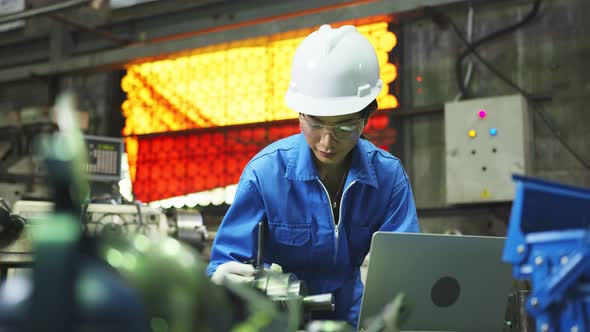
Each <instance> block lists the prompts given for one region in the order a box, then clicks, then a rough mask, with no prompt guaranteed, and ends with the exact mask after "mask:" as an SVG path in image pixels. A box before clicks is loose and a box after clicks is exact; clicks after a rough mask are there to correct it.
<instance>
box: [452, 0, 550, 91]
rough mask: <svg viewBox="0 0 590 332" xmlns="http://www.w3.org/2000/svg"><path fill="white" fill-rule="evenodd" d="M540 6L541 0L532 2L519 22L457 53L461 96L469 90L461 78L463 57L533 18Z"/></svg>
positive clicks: (457, 70)
mask: <svg viewBox="0 0 590 332" xmlns="http://www.w3.org/2000/svg"><path fill="white" fill-rule="evenodd" d="M540 7H541V0H536V1H535V3H534V4H533V7H532V8H531V10H530V11H529V13H528V14H527V15H526V16H525V17H524V18H523V19H522V20H520V21H519V22H517V23H515V24H513V25H510V26H508V27H505V28H502V29H500V30H497V31H494V32H492V33H490V34H489V35H487V36H484V37H482V38H480V39H478V40H476V41H475V42H473V43H470V44H471V49H469V48H468V49H467V50H465V51H463V53H461V54H460V55H459V57H458V58H457V61H456V62H455V74H456V78H457V86H458V87H459V91H460V95H461V96H463V97H467V96H469V91H468V90H467V87H466V84H465V83H464V81H463V80H462V76H463V67H462V64H463V59H465V57H466V56H467V55H469V54H470V53H473V52H474V51H475V49H476V48H478V47H479V46H481V45H482V44H485V43H487V42H489V41H492V40H494V39H496V38H499V37H501V36H502V35H504V34H507V33H510V32H513V31H516V30H517V29H519V28H521V27H522V26H524V25H526V24H528V23H529V22H530V21H531V20H532V19H533V18H535V16H537V13H538V12H539V8H540ZM448 21H449V22H448V23H449V24H451V25H454V23H453V22H452V21H451V20H450V18H448ZM453 29H454V30H455V28H453ZM455 32H456V33H457V32H458V35H461V36H462V33H460V31H457V30H456V31H455ZM460 38H461V37H460ZM472 50H473V51H472Z"/></svg>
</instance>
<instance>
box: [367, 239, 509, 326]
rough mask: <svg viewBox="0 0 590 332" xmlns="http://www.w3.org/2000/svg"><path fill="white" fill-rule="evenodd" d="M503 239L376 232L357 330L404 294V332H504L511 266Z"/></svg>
mask: <svg viewBox="0 0 590 332" xmlns="http://www.w3.org/2000/svg"><path fill="white" fill-rule="evenodd" d="M504 241H505V238H500V237H483V236H456V235H440V234H419V233H393V232H376V233H375V234H374V235H373V240H372V243H371V250H370V257H369V266H368V270H367V278H366V283H365V289H364V293H363V298H362V305H361V311H360V317H359V327H366V326H368V324H369V322H370V320H371V319H372V318H374V317H376V316H378V315H379V314H381V312H382V311H383V309H384V307H385V306H386V305H387V304H388V303H390V302H391V301H392V300H393V299H394V297H395V296H396V295H397V294H398V293H400V292H402V293H404V295H405V296H406V302H407V304H408V305H409V306H410V314H409V316H408V318H407V319H406V321H405V323H404V324H403V325H402V330H411V331H460V332H470V331H478V332H487V331H490V332H498V331H502V328H503V324H504V316H505V312H506V306H507V300H508V295H509V292H510V289H511V281H512V276H511V267H510V265H508V264H505V263H503V262H502V261H501V257H502V250H503V247H504Z"/></svg>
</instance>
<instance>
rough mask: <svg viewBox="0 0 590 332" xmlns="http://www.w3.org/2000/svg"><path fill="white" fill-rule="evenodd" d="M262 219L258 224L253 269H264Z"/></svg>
mask: <svg viewBox="0 0 590 332" xmlns="http://www.w3.org/2000/svg"><path fill="white" fill-rule="evenodd" d="M264 221H265V220H264V219H263V220H261V221H260V222H259V223H258V249H257V252H256V261H255V262H254V268H255V269H263V268H264Z"/></svg>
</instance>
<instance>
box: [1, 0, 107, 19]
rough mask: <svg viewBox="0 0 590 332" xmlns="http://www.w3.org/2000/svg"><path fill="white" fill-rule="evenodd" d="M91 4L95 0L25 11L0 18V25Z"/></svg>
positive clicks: (73, 0)
mask: <svg viewBox="0 0 590 332" xmlns="http://www.w3.org/2000/svg"><path fill="white" fill-rule="evenodd" d="M91 2H96V0H70V1H66V2H61V3H57V4H55V5H50V6H46V7H41V8H35V9H30V10H26V11H24V12H19V13H15V14H8V15H2V16H0V24H3V23H8V22H13V21H18V20H22V19H26V18H31V17H35V16H40V15H45V14H50V13H56V12H60V11H62V10H66V9H72V8H76V7H80V6H85V5H89V4H90V3H91Z"/></svg>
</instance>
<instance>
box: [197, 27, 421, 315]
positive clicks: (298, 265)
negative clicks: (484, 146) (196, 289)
mask: <svg viewBox="0 0 590 332" xmlns="http://www.w3.org/2000/svg"><path fill="white" fill-rule="evenodd" d="M381 87H382V82H381V79H380V78H379V64H378V61H377V56H376V54H375V50H374V48H373V46H372V45H371V44H370V42H369V41H368V40H367V39H366V38H365V37H363V36H362V35H361V34H360V33H359V32H358V31H357V30H356V29H355V28H354V27H353V26H343V27H341V28H338V29H333V28H331V27H330V26H329V25H323V26H322V27H320V29H319V30H318V31H315V32H313V33H311V34H310V35H309V36H307V37H306V38H305V39H304V40H303V42H302V43H301V44H300V45H299V47H298V48H297V51H296V53H295V57H294V59H293V67H292V80H291V83H290V86H289V91H288V92H287V95H286V102H287V105H288V106H289V107H291V108H292V109H294V110H295V111H297V112H299V123H300V127H301V131H302V133H301V134H298V135H294V136H291V137H288V138H285V139H282V140H279V141H277V142H275V143H273V144H271V145H269V146H268V147H266V148H265V149H263V150H262V151H261V152H259V153H258V154H257V155H256V156H255V157H254V158H253V159H252V160H251V161H250V162H249V163H248V165H247V166H246V167H245V169H244V171H243V173H242V176H241V178H240V182H239V185H238V189H237V192H236V196H235V199H234V203H233V204H232V206H231V207H230V208H229V210H228V212H227V214H226V216H225V218H224V220H223V222H222V223H221V226H220V228H219V230H218V232H217V235H216V237H215V242H214V244H213V248H212V252H211V262H210V264H209V267H208V269H207V272H208V273H209V275H212V280H213V281H214V282H218V283H219V282H222V281H223V280H224V279H226V278H228V279H230V280H234V281H248V280H252V276H253V273H254V268H253V267H252V265H249V264H245V263H244V262H247V261H251V260H252V259H254V258H255V257H256V238H257V235H256V234H257V225H258V222H259V221H261V220H266V222H267V232H266V237H265V249H264V253H265V257H264V261H265V263H266V264H270V263H277V264H279V265H281V266H282V268H283V271H284V272H289V273H293V274H295V275H296V276H297V277H298V278H299V279H301V280H304V281H305V282H306V284H307V286H308V289H309V291H310V293H311V294H320V293H333V294H334V298H335V311H334V312H331V313H326V314H324V315H323V316H314V318H315V319H337V320H346V321H348V322H349V323H350V324H352V325H353V326H356V324H357V320H358V314H359V308H360V301H361V296H362V290H363V285H362V282H361V279H360V265H361V264H362V262H363V260H364V259H365V256H366V255H367V253H368V250H369V246H370V242H371V236H372V234H373V233H374V232H376V231H378V230H382V231H398V232H417V231H419V228H418V222H417V217H416V209H415V205H414V200H413V197H412V192H411V188H410V184H409V182H408V177H407V175H406V173H405V172H404V169H403V167H402V165H401V163H400V161H399V160H398V159H397V158H395V157H393V156H392V155H391V154H389V153H388V152H386V151H384V150H381V149H378V148H376V147H375V146H374V145H373V144H372V143H370V142H368V141H366V140H364V139H362V138H360V137H361V134H362V131H363V128H364V126H365V125H366V123H367V120H368V118H369V116H370V115H371V113H373V112H374V111H375V110H376V109H377V101H376V97H377V95H378V94H379V92H380V91H381Z"/></svg>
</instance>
